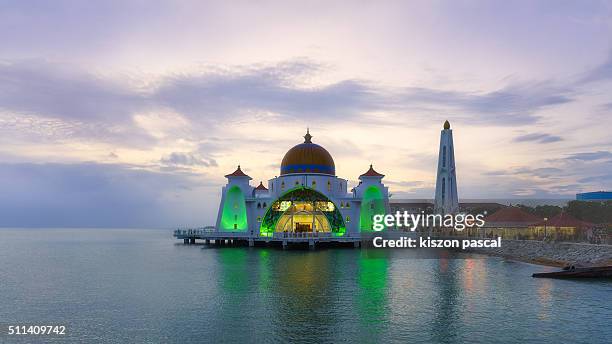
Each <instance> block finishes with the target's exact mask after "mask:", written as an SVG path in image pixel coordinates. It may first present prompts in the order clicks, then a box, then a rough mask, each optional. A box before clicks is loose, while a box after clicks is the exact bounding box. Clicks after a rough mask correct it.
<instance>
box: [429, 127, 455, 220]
mask: <svg viewBox="0 0 612 344" xmlns="http://www.w3.org/2000/svg"><path fill="white" fill-rule="evenodd" d="M434 211H435V212H436V213H444V214H454V213H457V212H458V211H459V199H458V196H457V176H456V173H455V149H454V145H453V131H452V129H451V127H450V123H449V122H448V121H446V122H444V129H442V131H441V132H440V152H439V154H438V173H437V178H436V195H435V198H434Z"/></svg>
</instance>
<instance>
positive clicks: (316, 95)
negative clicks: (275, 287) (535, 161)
mask: <svg viewBox="0 0 612 344" xmlns="http://www.w3.org/2000/svg"><path fill="white" fill-rule="evenodd" d="M325 68H326V67H323V66H322V65H321V64H318V63H316V62H313V61H311V60H307V59H296V60H288V61H281V62H279V63H275V64H254V65H246V66H234V67H227V68H224V69H220V68H209V69H206V70H203V71H197V70H196V71H191V72H188V73H187V72H185V73H173V74H169V75H164V76H160V77H159V78H158V81H157V82H156V83H154V85H153V86H149V87H147V88H141V87H137V86H135V85H134V84H133V82H130V81H131V80H130V79H129V78H128V79H125V80H115V79H110V78H103V77H100V76H96V75H93V74H91V73H88V72H86V71H82V70H79V69H78V68H76V67H74V66H69V65H63V64H57V63H48V62H46V61H44V60H43V61H41V60H20V61H12V62H6V61H5V62H4V63H1V64H0V110H3V112H4V113H9V114H13V116H15V117H17V118H18V119H17V120H13V121H12V122H11V121H7V122H8V123H12V124H13V126H14V127H15V128H17V129H20V128H21V129H24V130H28V128H27V123H26V124H25V125H21V126H20V123H21V122H20V120H21V117H24V116H29V117H30V118H33V119H32V120H28V123H30V122H32V123H38V124H36V125H37V126H41V127H42V126H45V125H46V126H48V122H52V124H53V125H54V126H55V127H56V128H66V129H65V130H60V131H55V132H54V133H55V134H56V135H65V136H71V137H80V138H97V139H100V140H105V138H106V139H107V140H108V138H115V139H118V140H119V141H124V140H135V139H138V138H140V140H141V141H143V140H144V139H147V138H148V139H149V140H151V141H152V142H155V141H154V138H153V137H151V135H150V134H149V133H147V131H146V128H143V127H142V126H140V125H139V123H135V116H137V115H138V114H141V113H155V112H165V111H166V110H168V109H171V110H172V111H174V112H176V113H177V114H178V115H180V116H186V118H187V119H188V120H189V124H190V125H192V126H193V127H199V128H202V127H204V128H207V129H209V130H211V129H214V128H215V127H216V126H219V125H222V124H228V123H232V122H236V121H239V120H240V119H241V118H254V117H260V120H261V121H275V120H278V117H279V116H280V117H282V118H288V119H292V120H301V121H309V122H312V121H326V122H330V121H339V122H346V121H351V120H352V121H363V122H365V121H367V120H368V119H369V118H370V117H371V116H372V115H373V114H380V113H389V114H396V115H397V114H399V115H400V116H405V114H410V116H411V119H413V120H414V119H415V118H419V117H421V118H423V119H430V118H431V113H441V114H444V117H451V118H454V119H456V120H461V121H464V122H467V123H470V124H471V125H524V124H530V123H534V122H537V121H538V119H539V117H538V115H537V113H538V111H540V110H541V109H543V108H545V107H549V106H554V105H560V104H564V103H567V102H570V101H572V98H571V94H572V92H571V91H570V90H568V89H564V88H560V87H557V86H554V85H552V84H551V83H549V82H531V83H520V84H511V85H507V86H505V87H503V88H501V89H498V90H495V91H492V92H484V93H479V92H466V91H459V90H456V91H442V90H437V89H431V88H419V87H408V88H398V87H384V86H381V85H378V84H376V83H375V82H373V81H368V80H360V79H344V80H339V81H337V82H332V83H327V84H319V85H314V86H313V85H310V86H306V85H305V83H304V82H303V80H304V79H309V78H312V77H316V76H317V75H319V74H324V73H325V71H326V69H325ZM327 68H329V67H327ZM220 117H222V118H223V119H224V121H223V122H220V121H219V120H218V119H219V118H220ZM372 118H374V117H372ZM396 118H397V117H395V119H394V121H395V120H396ZM376 119H377V120H378V119H379V118H378V117H376ZM552 139H553V138H552V137H551V138H549V139H548V140H552ZM545 142H546V141H545Z"/></svg>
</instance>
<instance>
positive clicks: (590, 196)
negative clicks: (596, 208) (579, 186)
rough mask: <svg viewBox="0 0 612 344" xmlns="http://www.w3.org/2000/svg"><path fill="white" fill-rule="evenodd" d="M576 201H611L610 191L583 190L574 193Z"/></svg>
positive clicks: (611, 192)
mask: <svg viewBox="0 0 612 344" xmlns="http://www.w3.org/2000/svg"><path fill="white" fill-rule="evenodd" d="M576 200H578V201H593V202H598V201H612V191H595V192H583V193H578V194H576Z"/></svg>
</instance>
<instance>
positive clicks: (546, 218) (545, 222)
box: [544, 217, 548, 241]
mask: <svg viewBox="0 0 612 344" xmlns="http://www.w3.org/2000/svg"><path fill="white" fill-rule="evenodd" d="M547 223H548V217H545V218H544V241H546V224H547Z"/></svg>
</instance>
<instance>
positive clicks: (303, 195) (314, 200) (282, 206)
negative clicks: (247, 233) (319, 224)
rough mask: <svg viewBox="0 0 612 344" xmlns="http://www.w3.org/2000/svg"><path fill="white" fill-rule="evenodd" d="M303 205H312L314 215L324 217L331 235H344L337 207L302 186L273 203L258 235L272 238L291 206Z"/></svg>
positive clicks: (343, 224)
mask: <svg viewBox="0 0 612 344" xmlns="http://www.w3.org/2000/svg"><path fill="white" fill-rule="evenodd" d="M304 203H308V204H312V207H313V208H314V209H316V213H317V214H320V215H321V216H324V217H325V219H326V220H327V223H326V225H327V224H328V225H329V231H330V232H331V233H332V234H333V235H337V236H341V235H344V233H345V232H346V225H345V223H344V220H343V218H342V214H340V211H339V210H338V207H337V206H336V205H335V204H333V202H331V201H330V200H329V199H328V198H327V197H326V196H325V195H323V194H322V193H320V192H317V191H316V190H314V189H311V188H308V187H304V186H299V187H296V188H294V189H291V190H289V191H287V192H286V193H285V194H283V195H282V196H281V197H279V198H278V199H277V200H276V201H274V203H273V204H272V206H270V207H269V208H268V210H267V212H266V215H265V216H264V218H263V220H262V222H261V227H260V230H259V231H260V235H262V236H272V235H273V233H274V232H275V230H276V228H277V224H278V222H279V220H280V219H281V218H282V217H283V215H285V214H287V213H288V212H290V211H292V207H291V206H292V204H301V205H304ZM329 203H331V204H332V206H331V207H330V206H327V204H329ZM322 207H323V209H322Z"/></svg>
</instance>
